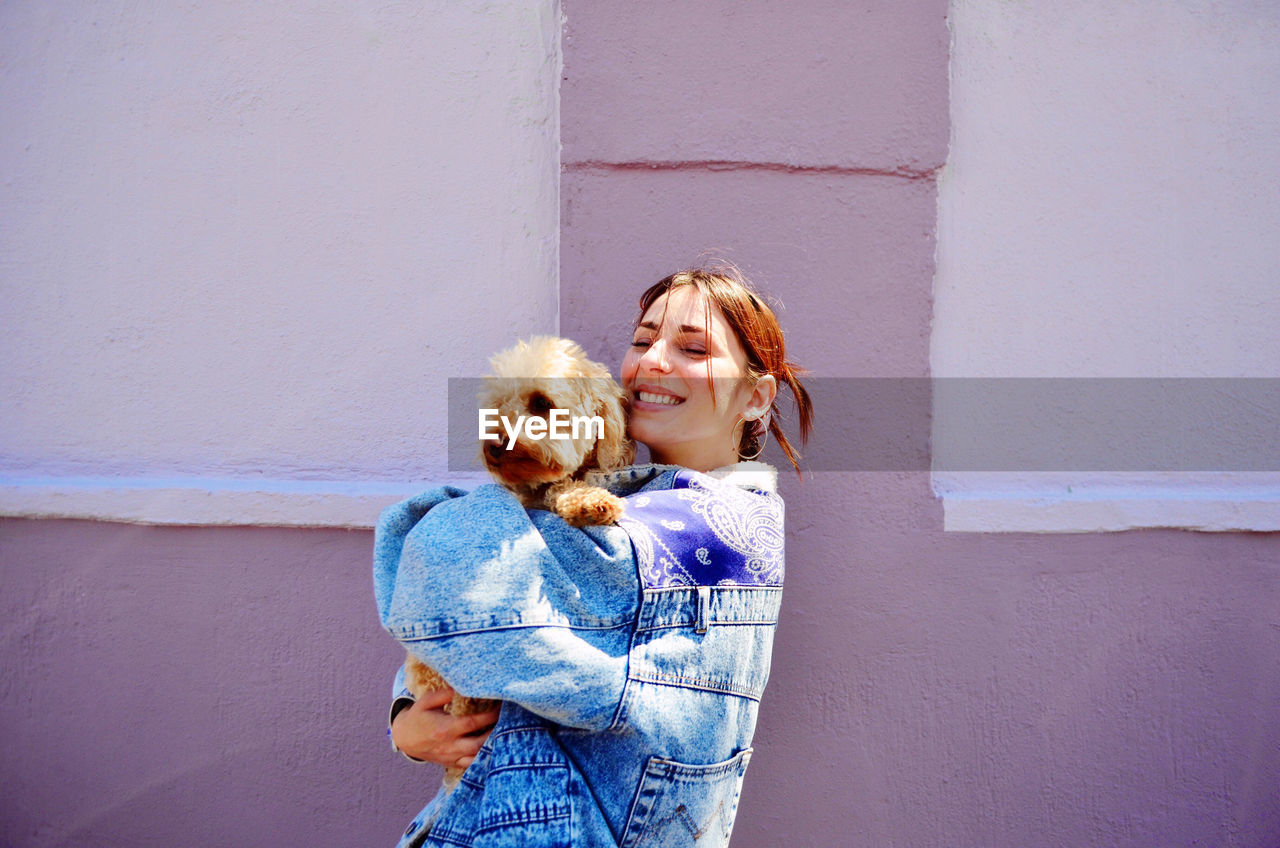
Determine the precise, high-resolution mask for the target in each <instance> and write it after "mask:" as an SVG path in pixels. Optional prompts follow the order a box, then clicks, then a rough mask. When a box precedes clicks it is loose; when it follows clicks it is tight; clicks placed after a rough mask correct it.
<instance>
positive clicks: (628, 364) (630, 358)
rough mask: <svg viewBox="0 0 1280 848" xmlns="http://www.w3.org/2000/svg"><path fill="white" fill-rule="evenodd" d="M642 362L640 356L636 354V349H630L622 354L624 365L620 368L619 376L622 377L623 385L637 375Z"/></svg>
mask: <svg viewBox="0 0 1280 848" xmlns="http://www.w3.org/2000/svg"><path fill="white" fill-rule="evenodd" d="M639 364H640V357H638V356H636V355H635V351H634V350H628V351H627V352H626V353H625V354H623V355H622V367H621V368H620V369H619V370H618V376H619V377H621V378H622V385H624V386H625V385H627V383H629V382H631V378H632V377H634V376H635V375H636V369H637V367H638V366H639Z"/></svg>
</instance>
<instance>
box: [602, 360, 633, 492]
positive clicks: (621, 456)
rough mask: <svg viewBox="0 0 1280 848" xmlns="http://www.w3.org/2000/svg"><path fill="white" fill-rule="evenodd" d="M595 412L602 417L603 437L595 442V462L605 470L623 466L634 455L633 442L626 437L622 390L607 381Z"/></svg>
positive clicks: (625, 417)
mask: <svg viewBox="0 0 1280 848" xmlns="http://www.w3.org/2000/svg"><path fill="white" fill-rule="evenodd" d="M600 398H601V400H600V406H599V408H597V410H596V414H597V415H599V416H600V417H601V418H603V419H604V438H603V439H601V440H599V441H598V442H596V446H595V449H594V452H595V462H596V465H598V466H599V467H600V468H602V469H604V470H605V471H612V470H613V469H615V468H625V467H626V466H628V465H630V464H631V461H632V460H633V459H635V457H636V446H635V443H634V442H632V441H631V440H630V439H628V438H627V415H626V412H625V411H624V410H623V408H622V390H621V389H620V388H619V387H618V386H617V385H616V384H614V383H613V381H612V380H609V381H608V386H607V387H606V388H604V389H602V390H601V392H600Z"/></svg>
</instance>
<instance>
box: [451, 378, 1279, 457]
mask: <svg viewBox="0 0 1280 848" xmlns="http://www.w3.org/2000/svg"><path fill="white" fill-rule="evenodd" d="M481 382H482V378H469V377H461V378H450V380H449V445H448V456H449V470H450V471H475V470H478V469H479V468H480V463H479V460H478V444H479V441H478V430H479V427H478V417H479V416H478V407H477V403H476V397H477V392H478V390H479V388H480V386H481ZM805 386H806V388H807V389H808V390H809V392H810V394H811V396H812V398H813V407H814V419H815V420H814V432H813V435H812V437H811V438H810V440H809V443H808V445H807V446H806V447H805V448H804V449H803V452H802V453H803V457H802V459H801V467H802V468H803V469H805V470H809V471H929V470H934V471H1089V472H1108V471H1186V472H1200V471H1266V472H1274V471H1280V378H1226V377H1223V378H1217V377H1212V378H1189V377H1186V378H1184V377H1179V378H1145V377H1144V378H968V377H955V378H927V377H921V378H897V377H826V378H823V377H810V378H808V379H806V380H805ZM732 388H733V386H732V385H731V384H729V383H724V384H723V385H721V384H717V385H716V386H715V391H716V393H717V394H719V393H720V392H725V391H730V390H731V389H732ZM551 389H552V390H551V391H550V392H549V393H550V394H554V386H552V387H551ZM782 398H783V400H782V402H781V404H780V407H781V409H782V417H781V423H782V426H783V429H784V431H785V432H786V433H787V434H788V435H789V436H790V437H791V440H792V442H793V444H795V445H797V446H798V445H799V436H798V430H797V426H796V414H795V408H794V405H793V404H792V402H791V396H790V393H789V392H787V391H785V390H784V391H783V393H782ZM503 439H504V442H505V439H506V436H505V434H504V435H503ZM641 456H642V457H643V456H644V453H643V451H642V453H641ZM760 458H761V459H762V460H764V461H766V462H770V463H772V464H774V465H777V466H778V467H780V468H781V467H783V466H787V465H788V464H789V463H788V462H787V460H786V458H785V456H783V454H782V452H781V450H779V449H778V446H777V444H776V441H775V440H774V439H773V438H772V437H771V438H770V439H769V444H768V446H767V447H766V448H765V451H764V454H763V455H762V456H761V457H760Z"/></svg>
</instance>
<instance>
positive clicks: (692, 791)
mask: <svg viewBox="0 0 1280 848" xmlns="http://www.w3.org/2000/svg"><path fill="white" fill-rule="evenodd" d="M750 760H751V749H750V748H746V749H744V750H742V751H740V752H739V753H738V754H737V755H736V756H734V757H732V758H731V759H728V760H725V761H724V762H721V763H711V764H710V765H689V764H686V763H678V762H676V761H675V760H664V759H661V758H659V757H651V758H650V759H649V762H648V764H647V765H646V766H645V770H644V776H643V777H642V778H641V780H640V787H639V789H637V791H636V797H635V800H634V801H632V802H631V813H630V815H629V816H628V817H627V826H626V828H625V830H624V831H623V837H622V847H621V848H675V846H684V845H689V846H694V845H696V846H697V847H698V848H709V847H710V846H727V845H728V844H729V836H730V834H731V833H732V832H733V820H734V817H735V816H736V815H737V813H738V794H739V793H740V792H741V791H742V778H743V775H744V774H746V771H747V763H748V762H749V761H750Z"/></svg>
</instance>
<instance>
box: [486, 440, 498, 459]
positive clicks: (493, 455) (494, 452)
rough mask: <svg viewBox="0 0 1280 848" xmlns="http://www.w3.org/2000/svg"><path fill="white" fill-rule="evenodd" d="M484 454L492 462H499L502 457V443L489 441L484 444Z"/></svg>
mask: <svg viewBox="0 0 1280 848" xmlns="http://www.w3.org/2000/svg"><path fill="white" fill-rule="evenodd" d="M484 455H485V456H486V457H487V458H488V459H489V461H490V462H497V461H498V460H500V459H502V445H501V444H499V443H498V442H489V443H488V444H487V445H485V446H484Z"/></svg>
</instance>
